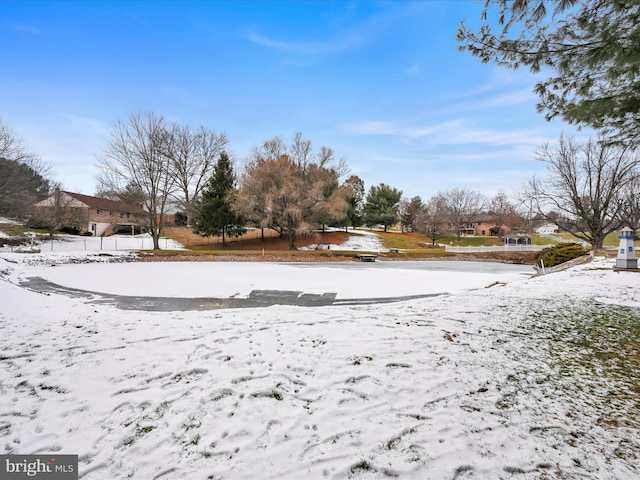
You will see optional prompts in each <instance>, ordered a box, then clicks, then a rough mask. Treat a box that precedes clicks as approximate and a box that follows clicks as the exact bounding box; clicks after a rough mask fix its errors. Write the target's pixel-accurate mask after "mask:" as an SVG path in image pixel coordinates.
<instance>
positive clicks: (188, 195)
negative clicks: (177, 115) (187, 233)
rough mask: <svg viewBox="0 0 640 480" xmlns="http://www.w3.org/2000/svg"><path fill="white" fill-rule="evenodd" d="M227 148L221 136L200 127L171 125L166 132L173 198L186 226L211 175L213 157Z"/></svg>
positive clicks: (224, 139) (225, 140)
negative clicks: (173, 182)
mask: <svg viewBox="0 0 640 480" xmlns="http://www.w3.org/2000/svg"><path fill="white" fill-rule="evenodd" d="M226 146H227V137H226V136H225V134H224V133H221V134H218V133H216V132H214V131H213V130H210V129H208V128H205V127H203V126H201V127H200V128H199V129H198V130H196V131H193V130H192V129H191V128H190V127H188V126H182V125H173V126H172V127H171V128H170V130H169V136H168V144H167V156H168V157H169V159H170V160H171V162H170V170H171V175H172V177H173V179H174V180H175V183H176V191H175V192H174V193H173V194H172V197H173V198H174V199H175V200H176V202H177V203H178V205H179V206H180V207H181V208H182V209H183V210H184V212H185V213H186V214H187V225H191V217H192V209H193V204H194V202H196V201H197V200H198V197H199V195H200V192H201V191H202V188H203V187H204V185H205V183H206V182H207V179H208V178H210V176H211V174H212V171H213V166H214V164H215V163H216V157H218V155H220V154H221V153H222V152H223V150H224V149H225V147H226Z"/></svg>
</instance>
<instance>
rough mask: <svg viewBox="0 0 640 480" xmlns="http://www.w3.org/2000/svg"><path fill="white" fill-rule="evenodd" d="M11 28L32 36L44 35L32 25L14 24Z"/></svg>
mask: <svg viewBox="0 0 640 480" xmlns="http://www.w3.org/2000/svg"><path fill="white" fill-rule="evenodd" d="M11 28H12V29H13V30H14V31H16V32H18V33H27V34H30V35H42V31H41V30H40V29H39V28H38V27H36V26H35V25H32V24H30V23H14V24H13V25H11Z"/></svg>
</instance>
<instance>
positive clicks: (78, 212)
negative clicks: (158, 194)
mask: <svg viewBox="0 0 640 480" xmlns="http://www.w3.org/2000/svg"><path fill="white" fill-rule="evenodd" d="M34 207H35V214H36V216H38V217H40V218H43V219H47V218H56V219H58V220H57V223H59V225H58V227H57V228H58V229H61V228H65V227H66V228H71V229H74V230H77V231H78V233H80V234H86V233H87V232H90V233H91V234H92V235H95V236H102V235H112V234H114V233H131V234H133V233H141V232H143V231H145V229H146V225H147V212H146V211H145V210H144V209H142V208H141V207H137V206H135V205H127V204H126V203H122V202H118V201H114V200H107V199H105V198H98V197H92V196H89V195H82V194H80V193H73V192H65V191H62V190H56V192H55V193H54V194H53V195H51V196H50V197H49V198H47V199H45V200H42V201H41V202H38V203H36V204H35V205H34Z"/></svg>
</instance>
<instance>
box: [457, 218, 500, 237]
mask: <svg viewBox="0 0 640 480" xmlns="http://www.w3.org/2000/svg"><path fill="white" fill-rule="evenodd" d="M510 231H511V229H510V228H509V227H507V226H506V225H502V227H501V228H498V226H497V225H496V222H495V221H494V220H493V217H492V216H483V217H480V218H478V220H477V221H475V222H472V223H469V224H467V225H466V227H465V228H463V230H462V233H463V234H464V235H473V236H477V237H489V236H491V237H499V236H501V235H506V234H508V233H509V232H510Z"/></svg>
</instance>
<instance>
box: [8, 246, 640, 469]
mask: <svg viewBox="0 0 640 480" xmlns="http://www.w3.org/2000/svg"><path fill="white" fill-rule="evenodd" d="M3 258H4V259H6V258H9V259H10V260H16V258H15V257H14V256H11V255H9V254H0V449H1V450H0V451H2V453H5V454H6V453H20V454H30V453H42V452H57V453H68V454H79V455H80V478H83V479H125V478H135V479H144V480H147V479H190V480H191V479H203V480H204V479H222V478H225V479H245V478H246V479H255V478H274V479H281V478H285V479H286V478H291V479H300V478H320V479H321V478H410V479H413V478H416V479H465V478H473V479H478V478H481V479H498V478H505V479H506V478H514V479H545V478H549V479H551V478H563V479H574V478H575V479H578V478H580V479H584V478H589V479H635V478H638V477H639V476H640V441H639V435H638V426H639V423H638V422H639V418H638V412H639V411H640V402H639V395H640V391H639V381H640V352H639V348H640V344H639V338H640V333H639V332H640V275H639V274H635V273H615V272H613V271H612V267H613V265H614V262H613V261H612V260H605V259H596V260H594V261H593V262H591V263H589V264H586V265H582V266H579V267H575V268H572V269H570V270H568V271H564V272H559V273H554V274H551V275H547V276H543V277H535V278H528V277H527V276H525V275H522V274H521V273H519V272H516V271H514V272H503V271H500V272H497V271H494V272H492V273H489V274H485V275H487V277H478V278H476V280H475V283H473V282H471V283H468V282H469V278H475V277H474V275H483V274H482V273H480V272H475V273H464V272H457V273H456V272H446V271H444V270H443V271H440V272H436V273H435V274H434V273H433V272H431V276H430V277H429V276H422V277H420V278H419V279H417V277H414V275H419V274H421V275H426V274H424V272H422V271H421V270H420V269H418V270H415V271H412V270H410V269H408V270H405V269H402V268H398V269H394V268H391V269H384V268H378V267H376V269H365V268H364V266H359V267H358V268H353V269H351V270H350V269H349V268H345V269H344V270H340V269H339V267H336V266H332V267H322V266H320V267H318V269H312V268H307V267H304V266H296V265H278V264H262V263H260V264H237V263H236V264H234V265H219V266H216V264H215V263H213V264H205V265H204V266H201V264H199V263H198V264H193V265H189V266H185V265H184V264H173V263H163V264H151V265H150V264H130V263H126V264H124V263H123V264H106V265H94V264H89V265H57V266H56V267H51V266H50V265H49V264H47V263H46V262H45V261H43V262H38V261H34V260H35V257H21V258H24V259H25V260H22V261H24V262H27V260H26V258H30V259H31V260H28V261H29V262H31V263H36V264H37V263H41V264H40V265H27V264H24V263H18V264H16V263H12V262H8V261H6V260H4V259H3ZM50 263H52V262H50ZM53 263H55V262H53ZM369 266H371V265H369ZM188 267H190V268H192V269H193V270H192V273H193V274H192V276H191V277H189V275H187V272H186V270H185V269H186V268H188ZM207 267H208V268H209V270H208V271H207V270H206V268H207ZM216 268H217V269H218V270H217V272H218V273H220V278H216V277H215V276H214V275H211V272H212V271H213V270H214V269H216ZM233 268H237V269H238V270H237V271H235V274H234V271H233ZM249 268H251V269H254V270H251V272H252V274H253V277H250V278H252V279H253V280H254V284H253V285H249V284H248V283H247V281H246V275H248V274H249V273H251V272H248V271H245V270H243V269H249ZM283 268H284V269H285V270H282V269H283ZM324 268H326V269H327V271H324V270H323V269H324ZM529 268H530V267H529ZM200 269H202V270H200ZM445 273H446V274H447V275H445ZM449 274H451V275H449ZM402 275H406V277H404V278H403V277H402ZM29 276H41V277H43V278H48V279H51V280H52V281H56V282H59V283H61V284H66V285H70V286H76V287H78V288H83V289H86V290H91V289H97V290H99V291H106V290H109V289H121V290H122V291H125V292H126V291H129V292H132V293H135V294H141V293H146V292H154V293H153V294H154V295H187V294H188V293H186V292H192V294H195V293H193V292H196V291H198V295H201V294H202V293H203V292H202V291H200V290H199V289H201V288H203V286H202V285H203V284H204V285H205V286H206V285H207V284H208V286H209V290H208V293H207V294H208V295H212V296H215V295H217V294H218V292H221V293H220V294H227V295H232V294H240V295H244V294H246V291H247V290H248V289H249V288H267V287H269V288H274V289H275V288H285V289H289V290H302V291H320V290H322V291H327V290H326V288H327V285H325V284H323V283H320V284H319V283H317V282H318V281H319V280H318V278H326V277H327V276H331V278H332V284H331V286H332V287H333V289H332V290H331V291H334V292H336V293H338V295H339V296H340V295H343V296H352V295H359V294H362V292H361V291H360V290H357V291H354V290H353V289H354V288H356V289H357V288H359V287H357V285H360V284H363V285H365V286H367V285H368V286H369V291H372V290H373V291H375V293H376V295H377V296H378V294H379V293H380V291H379V288H380V287H377V286H375V285H379V284H380V282H383V285H384V286H385V287H386V291H389V290H393V291H395V290H402V288H401V287H405V288H404V291H407V290H408V289H411V288H415V284H416V282H420V284H419V285H420V287H421V288H422V291H427V290H429V289H433V290H434V291H438V292H449V293H448V294H446V295H441V296H438V297H433V298H428V299H420V300H411V301H404V302H397V303H390V304H379V305H359V306H348V307H347V306H325V307H291V306H274V307H269V308H249V309H229V310H215V311H204V312H202V311H200V312H171V313H157V312H145V311H122V310H118V309H116V308H115V307H109V306H104V305H96V304H91V303H85V301H83V300H81V299H74V298H67V297H65V296H59V295H43V294H37V293H34V292H31V291H28V290H25V289H24V288H22V287H20V286H19V285H18V283H19V282H20V281H21V280H23V279H25V278H27V277H29ZM190 278H192V279H193V281H191V282H190V281H189V279H190ZM238 278H244V279H245V281H244V283H242V284H240V283H238ZM141 279H143V280H144V281H141ZM487 280H491V281H487ZM493 281H503V282H506V283H507V285H496V286H494V287H492V288H483V287H484V286H487V285H488V284H489V283H492V282H493ZM354 285H356V286H355V287H354ZM101 289H103V290H101ZM214 292H215V293H214ZM407 294H410V293H407Z"/></svg>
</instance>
